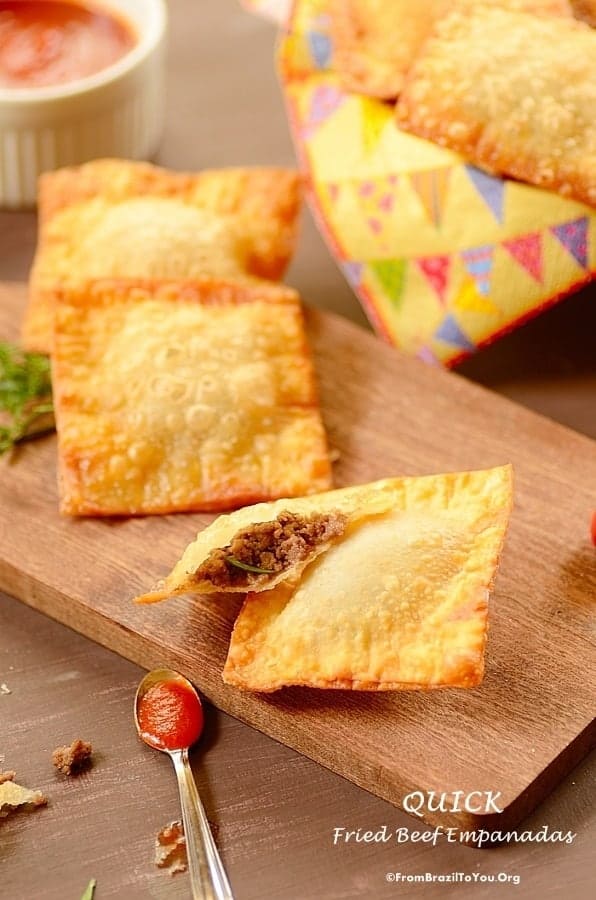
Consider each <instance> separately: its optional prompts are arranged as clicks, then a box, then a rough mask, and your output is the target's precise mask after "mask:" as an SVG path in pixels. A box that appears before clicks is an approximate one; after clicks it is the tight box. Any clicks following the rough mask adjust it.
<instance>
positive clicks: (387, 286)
mask: <svg viewBox="0 0 596 900" xmlns="http://www.w3.org/2000/svg"><path fill="white" fill-rule="evenodd" d="M368 268H369V269H370V271H371V272H372V274H373V275H374V277H375V279H376V280H377V281H378V283H379V286H380V287H381V290H382V291H383V292H384V294H385V296H386V297H387V299H388V300H389V302H390V303H391V304H392V305H393V306H395V307H397V308H399V305H400V302H401V300H402V297H403V292H404V286H405V280H406V260H405V259H377V260H373V261H372V262H369V263H368Z"/></svg>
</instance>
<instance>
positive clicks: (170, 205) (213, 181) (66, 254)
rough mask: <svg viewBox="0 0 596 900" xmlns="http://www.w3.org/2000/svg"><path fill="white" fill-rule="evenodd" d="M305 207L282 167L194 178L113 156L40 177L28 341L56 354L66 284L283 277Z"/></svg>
mask: <svg viewBox="0 0 596 900" xmlns="http://www.w3.org/2000/svg"><path fill="white" fill-rule="evenodd" d="M299 204H300V200H299V185H298V176H297V174H296V173H295V172H292V171H290V170H285V169H222V170H211V171H210V170H207V171H205V172H200V173H198V174H195V175H191V174H185V173H181V172H169V171H167V170H165V169H160V168H157V167H156V166H152V165H149V164H148V163H137V162H129V161H126V160H109V159H107V160H96V161H95V162H90V163H86V164H85V165H82V166H79V167H77V168H71V169H60V170H58V171H57V172H52V173H48V174H47V175H44V176H42V178H41V180H40V190H39V215H40V232H39V243H38V249H37V253H36V257H35V262H34V265H33V270H32V273H31V281H30V302H29V307H28V310H27V312H26V316H25V321H24V325H23V343H24V345H25V346H26V347H27V348H28V349H32V350H38V351H42V352H49V351H50V350H51V330H52V318H53V305H52V304H53V294H54V291H55V290H56V289H57V288H59V287H60V286H61V285H63V284H64V283H69V282H74V283H76V282H77V281H81V280H87V279H91V278H157V279H171V278H175V279H189V280H197V279H202V278H205V279H210V278H220V279H227V278H233V279H235V280H240V281H248V282H250V281H257V280H258V279H268V280H277V279H279V278H281V276H282V274H283V272H284V270H285V268H286V266H287V264H288V262H289V259H290V257H291V254H292V252H293V248H294V243H295V237H296V227H297V216H298V211H299Z"/></svg>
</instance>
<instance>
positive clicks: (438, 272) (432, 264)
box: [416, 255, 451, 304]
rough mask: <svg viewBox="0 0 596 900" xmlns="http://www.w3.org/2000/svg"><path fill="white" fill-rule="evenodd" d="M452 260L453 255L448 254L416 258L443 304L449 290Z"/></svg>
mask: <svg viewBox="0 0 596 900" xmlns="http://www.w3.org/2000/svg"><path fill="white" fill-rule="evenodd" d="M450 261H451V257H449V256H447V255H440V256H421V257H420V258H419V259H417V260H416V263H417V264H418V268H419V269H420V271H421V272H422V274H423V275H424V276H425V277H426V280H427V281H428V283H429V284H430V286H431V287H432V288H433V290H434V291H435V293H436V295H437V297H438V298H439V300H440V301H441V303H443V304H444V303H445V293H446V291H447V281H448V276H449V264H450Z"/></svg>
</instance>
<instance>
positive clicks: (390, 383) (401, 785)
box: [0, 286, 596, 827]
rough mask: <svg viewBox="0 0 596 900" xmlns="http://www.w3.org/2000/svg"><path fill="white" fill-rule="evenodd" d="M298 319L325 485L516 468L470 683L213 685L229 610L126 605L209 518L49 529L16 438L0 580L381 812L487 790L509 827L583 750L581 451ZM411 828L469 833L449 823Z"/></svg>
mask: <svg viewBox="0 0 596 900" xmlns="http://www.w3.org/2000/svg"><path fill="white" fill-rule="evenodd" d="M23 299H24V289H23V288H22V287H21V286H4V287H3V288H2V289H1V291H0V308H1V310H2V312H1V314H0V315H1V318H0V333H1V334H3V335H5V336H11V335H14V333H15V330H16V327H17V324H18V320H19V318H20V313H21V311H22V306H23ZM308 321H309V330H310V337H311V341H312V343H313V347H314V350H315V357H316V362H317V369H318V374H319V380H320V388H321V397H322V404H323V410H324V417H325V421H326V424H327V428H328V431H329V436H330V440H331V444H332V446H333V447H335V448H337V449H338V450H339V453H340V459H339V462H338V464H337V469H336V483H337V484H338V485H343V484H352V483H358V482H364V481H369V480H373V479H376V478H381V477H383V476H386V475H396V474H409V475H412V474H422V473H427V472H433V471H449V470H459V469H468V468H470V469H472V468H483V467H486V466H492V465H497V464H500V463H503V462H507V461H511V462H513V464H514V467H515V479H516V507H515V511H514V514H513V517H512V523H511V528H510V533H509V537H508V540H507V544H506V548H505V553H504V556H503V560H502V566H501V572H500V575H499V577H498V580H497V585H496V591H495V593H494V595H493V598H492V604H491V616H490V622H491V630H490V637H489V645H488V651H487V673H486V678H485V681H484V684H483V685H482V687H481V688H479V689H476V690H472V691H440V692H433V693H429V694H391V695H376V696H370V695H366V696H363V695H361V694H358V693H352V692H335V691H334V692H321V691H312V690H308V689H289V690H285V691H283V692H280V693H278V694H274V695H269V696H262V697H258V696H253V695H248V694H243V693H241V692H238V691H236V690H234V689H233V688H230V687H228V686H226V685H224V684H223V682H222V681H221V669H222V666H223V662H224V659H225V655H226V651H227V643H228V639H229V633H230V629H231V626H232V624H233V621H234V617H235V615H236V613H237V611H238V608H239V602H240V601H239V600H237V599H233V598H231V597H228V598H225V599H224V600H222V601H221V602H220V603H213V601H209V600H207V599H202V600H192V599H189V598H176V599H174V600H171V601H168V602H167V603H166V604H161V605H157V606H153V607H147V608H139V607H136V606H134V605H133V604H132V603H131V602H130V597H132V596H134V594H136V593H138V592H141V591H142V590H144V589H146V588H147V587H148V586H150V585H151V584H152V583H153V582H154V581H155V580H156V579H157V578H158V577H161V576H162V575H163V574H164V573H165V572H166V571H167V570H168V569H169V568H170V566H171V564H172V562H173V561H174V560H175V559H177V557H178V556H179V554H180V552H181V550H182V549H183V548H184V546H185V545H186V543H187V542H188V541H189V540H190V539H192V537H193V535H194V533H195V532H196V531H197V530H198V529H199V528H201V527H202V526H204V525H205V524H206V523H207V522H209V521H211V519H212V517H211V516H202V515H192V516H166V517H160V518H145V519H130V520H112V521H90V520H89V521H75V520H69V519H67V518H61V517H60V516H59V514H58V512H57V505H56V491H55V439H53V438H49V439H42V440H40V441H37V442H34V443H31V444H28V445H25V446H23V448H22V450H21V451H19V453H18V455H17V458H16V459H15V460H14V461H13V462H12V463H11V462H8V461H7V460H4V461H3V463H2V466H1V468H0V504H1V507H2V510H3V515H2V519H1V525H0V528H1V531H0V588H2V589H4V590H6V591H7V592H9V593H11V594H13V595H15V596H17V597H18V598H20V599H22V600H24V601H25V602H26V603H28V604H29V605H31V606H33V607H35V608H36V609H39V610H41V611H42V612H45V613H47V614H48V615H50V616H52V617H53V618H56V619H58V620H59V621H62V622H64V623H65V624H67V625H69V626H70V627H72V628H74V629H76V630H77V631H80V632H81V633H82V634H86V635H88V636H89V637H92V638H93V639H94V640H96V641H98V642H99V643H101V644H104V645H105V646H108V647H110V648H111V649H114V650H115V651H117V652H118V653H120V654H121V655H123V656H125V657H127V658H128V659H131V660H133V661H135V662H138V663H139V664H141V665H144V666H146V667H151V666H153V665H157V664H158V663H167V664H169V665H172V666H174V667H176V668H178V669H180V670H181V671H182V672H184V673H185V674H187V675H188V676H189V677H190V678H191V679H192V680H193V681H194V682H195V683H196V684H197V686H198V687H199V688H200V689H201V690H202V691H203V692H204V693H205V695H206V696H207V697H208V698H209V699H210V700H211V701H212V702H213V703H214V704H215V705H216V706H218V707H220V708H221V709H223V710H226V711H227V712H229V713H231V714H232V715H234V716H236V717H238V718H240V719H241V720H243V721H246V722H249V723H250V724H252V725H254V726H255V727H256V728H258V729H260V730H262V731H264V732H265V733H267V734H270V735H271V736H273V737H275V738H277V739H278V740H280V741H282V742H283V743H285V744H287V745H288V746H290V747H293V748H295V749H297V750H299V751H300V752H301V753H304V754H305V755H307V756H310V757H311V758H313V759H315V760H317V761H319V762H321V763H323V765H326V766H328V767H329V768H330V769H332V770H334V771H336V772H339V773H340V774H342V775H344V776H345V777H347V778H349V779H350V780H351V781H354V782H355V783H356V784H359V785H361V786H362V787H365V788H367V789H368V790H370V791H372V792H374V793H376V794H378V795H379V796H380V797H383V798H385V799H387V800H389V801H390V802H392V803H395V804H399V803H400V801H401V799H402V797H403V795H404V794H405V793H407V792H409V791H411V790H417V789H420V790H436V791H455V790H464V791H472V790H480V791H483V790H486V791H488V790H499V791H501V792H502V800H503V803H504V806H505V807H506V810H505V812H504V813H503V814H502V815H501V816H500V817H498V818H499V825H500V826H501V825H502V826H509V825H511V824H513V823H514V822H517V821H518V820H520V819H521V818H522V817H523V816H524V815H526V814H527V813H528V812H529V811H530V810H531V809H532V808H533V807H534V806H535V805H536V803H537V802H538V801H539V800H540V799H541V798H542V797H543V796H544V795H545V794H546V793H547V792H548V791H549V790H550V789H551V788H552V787H553V785H554V784H555V783H556V782H557V781H558V780H559V779H560V778H561V777H562V776H563V775H564V774H565V773H566V772H567V771H568V770H569V769H570V767H571V766H572V765H574V764H575V763H576V762H577V761H578V760H579V759H580V758H581V756H582V755H583V754H585V753H586V752H587V750H588V748H589V746H590V745H591V744H592V742H593V738H594V730H593V728H592V727H591V722H592V715H593V709H594V682H595V679H594V674H595V663H596V656H595V652H594V642H593V612H594V610H593V604H594V598H595V597H596V555H595V554H594V551H593V549H592V548H591V547H590V546H589V544H588V534H587V520H588V513H589V510H590V500H589V499H588V498H589V497H590V495H592V496H593V494H594V493H595V492H596V452H595V445H594V443H593V442H592V441H590V440H589V439H587V438H584V437H582V436H580V435H577V434H575V433H573V432H570V431H568V430H567V429H565V428H563V427H562V426H558V425H555V424H554V423H552V422H549V421H547V420H545V419H542V418H540V417H538V416H536V415H534V414H531V413H529V412H527V411H525V410H523V409H522V408H520V407H517V406H515V405H514V404H512V403H510V402H509V401H507V400H504V399H502V398H499V397H497V396H495V395H493V394H490V393H489V392H486V391H484V390H483V389H481V388H477V387H474V386H472V385H470V384H469V383H467V382H466V381H464V380H463V379H461V378H459V377H457V376H454V375H450V374H447V373H445V372H442V371H438V370H434V369H431V368H428V367H426V366H424V365H422V364H419V363H417V362H416V361H413V360H410V359H407V358H403V357H401V356H400V355H399V354H397V353H396V352H395V351H394V350H392V349H390V348H389V347H386V346H384V345H382V344H380V343H379V342H378V341H376V340H374V338H372V337H370V336H369V335H367V334H366V333H364V332H362V331H361V330H360V329H358V328H356V327H355V326H353V325H351V324H349V323H347V322H345V321H342V320H340V319H337V318H335V317H333V316H329V315H327V314H320V313H314V312H310V313H309V316H308ZM570 697H572V698H573V702H572V703H570V702H569V698H570ZM426 818H427V820H428V821H430V822H435V821H436V822H438V821H440V823H441V824H442V825H443V826H447V825H451V824H453V825H455V826H456V827H469V826H473V825H479V824H481V823H482V816H470V815H462V814H444V813H443V814H435V815H432V814H431V815H429V816H427V817H426ZM494 819H495V817H494V816H493V817H492V823H493V824H494Z"/></svg>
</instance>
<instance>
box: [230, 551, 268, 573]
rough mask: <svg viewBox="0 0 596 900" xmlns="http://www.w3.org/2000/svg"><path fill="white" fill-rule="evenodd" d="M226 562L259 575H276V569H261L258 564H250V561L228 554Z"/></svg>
mask: <svg viewBox="0 0 596 900" xmlns="http://www.w3.org/2000/svg"><path fill="white" fill-rule="evenodd" d="M226 562H227V563H229V564H230V565H231V566H235V567H236V568H237V569H242V571H243V572H255V573H256V574H257V575H275V569H260V568H259V567H258V566H250V565H249V564H248V563H244V562H242V561H241V560H239V559H236V557H235V556H226Z"/></svg>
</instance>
